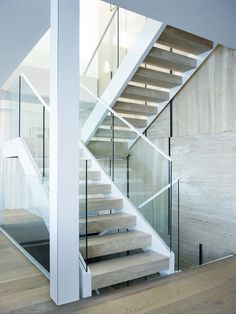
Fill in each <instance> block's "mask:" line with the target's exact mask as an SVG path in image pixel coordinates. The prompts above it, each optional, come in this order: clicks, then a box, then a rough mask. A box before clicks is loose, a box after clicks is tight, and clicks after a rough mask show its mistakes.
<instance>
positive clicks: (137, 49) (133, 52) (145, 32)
mask: <svg viewBox="0 0 236 314" xmlns="http://www.w3.org/2000/svg"><path fill="white" fill-rule="evenodd" d="M164 28H165V25H164V24H163V23H161V22H158V21H154V20H152V19H147V21H146V23H145V25H144V27H143V29H142V31H141V32H140V33H139V35H138V37H137V39H136V41H135V43H134V45H133V46H132V47H131V48H130V49H129V50H128V52H127V55H126V56H125V57H124V59H123V61H122V62H121V64H120V67H119V68H118V69H117V71H116V72H115V74H114V77H113V79H112V80H111V81H110V83H109V84H108V86H107V88H106V90H105V92H104V93H103V95H102V96H101V101H102V102H104V103H105V104H108V106H109V107H111V108H112V107H113V106H114V104H115V102H116V100H117V99H118V97H119V96H120V95H121V93H122V92H123V90H124V89H125V88H126V86H127V84H128V83H129V81H130V80H131V78H132V77H133V75H134V73H135V72H136V71H137V69H138V68H139V66H140V64H141V63H142V62H143V60H144V59H145V57H146V56H147V54H148V53H149V51H150V49H151V48H152V47H153V45H154V43H155V42H156V41H157V39H158V38H159V36H160V35H161V33H162V31H163V30H164ZM106 114H107V110H106V108H104V107H103V106H100V103H99V102H98V103H97V105H96V106H95V108H94V109H93V111H92V112H91V114H90V116H89V117H88V119H87V121H86V122H85V124H84V126H83V128H82V130H81V139H82V141H83V142H84V143H88V142H89V140H90V139H91V138H92V137H93V135H94V134H95V132H96V130H97V128H98V127H99V125H100V123H101V122H102V120H103V119H104V118H105V116H106Z"/></svg>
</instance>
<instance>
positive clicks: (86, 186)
mask: <svg viewBox="0 0 236 314" xmlns="http://www.w3.org/2000/svg"><path fill="white" fill-rule="evenodd" d="M85 262H86V272H87V271H88V160H87V159H86V161H85Z"/></svg>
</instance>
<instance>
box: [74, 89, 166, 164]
mask: <svg viewBox="0 0 236 314" xmlns="http://www.w3.org/2000/svg"><path fill="white" fill-rule="evenodd" d="M80 87H81V88H82V89H84V90H85V91H86V92H87V93H88V94H89V95H90V96H92V97H93V98H94V99H96V100H97V101H98V102H99V103H100V104H102V105H103V106H104V107H105V108H106V109H107V110H108V111H110V112H111V113H112V114H113V115H114V116H115V117H117V118H118V119H119V120H120V121H122V122H123V123H124V124H126V125H127V126H128V127H129V128H130V129H131V130H132V131H133V132H135V133H136V134H137V135H138V136H139V137H141V138H142V139H143V140H144V141H145V142H146V143H148V144H149V145H150V146H151V147H152V148H154V150H155V151H157V152H158V153H159V154H161V155H162V156H163V157H164V158H166V159H167V160H168V161H170V162H172V159H171V158H170V157H169V156H168V155H166V154H165V153H164V152H163V151H161V150H160V149H159V148H158V147H157V146H156V145H154V144H153V143H152V142H151V141H150V140H149V139H148V138H147V137H146V136H144V135H143V134H142V133H140V132H139V131H138V130H137V129H136V128H135V127H133V125H132V124H130V123H129V122H128V121H127V120H125V119H124V118H123V117H121V116H120V115H119V114H118V113H117V112H116V111H114V110H113V109H112V108H110V107H109V106H108V105H107V104H106V103H105V102H104V101H103V100H102V99H100V98H98V97H97V96H96V95H94V94H93V93H92V92H91V91H90V90H89V89H88V88H87V87H85V86H84V85H83V84H82V83H80Z"/></svg>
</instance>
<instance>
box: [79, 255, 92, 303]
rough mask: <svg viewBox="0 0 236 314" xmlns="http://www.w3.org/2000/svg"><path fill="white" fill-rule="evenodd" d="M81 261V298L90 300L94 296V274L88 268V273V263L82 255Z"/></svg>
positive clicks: (80, 256)
mask: <svg viewBox="0 0 236 314" xmlns="http://www.w3.org/2000/svg"><path fill="white" fill-rule="evenodd" d="M79 261H80V267H79V269H80V298H88V297H91V295H92V274H91V271H90V269H89V267H88V270H87V271H86V270H85V268H86V263H85V261H84V259H83V256H82V255H81V253H79Z"/></svg>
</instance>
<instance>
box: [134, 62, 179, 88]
mask: <svg viewBox="0 0 236 314" xmlns="http://www.w3.org/2000/svg"><path fill="white" fill-rule="evenodd" d="M132 81H133V82H137V83H143V84H146V85H153V86H158V87H163V88H173V87H176V86H179V85H181V84H182V81H183V80H182V77H181V76H178V75H173V74H170V73H165V72H161V71H157V70H152V69H147V68H143V67H140V68H139V69H138V71H137V72H136V73H135V75H134V76H133V78H132Z"/></svg>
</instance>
